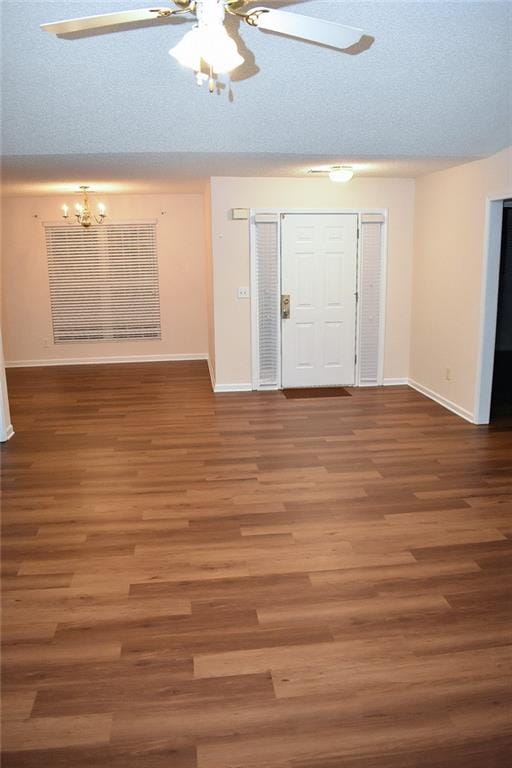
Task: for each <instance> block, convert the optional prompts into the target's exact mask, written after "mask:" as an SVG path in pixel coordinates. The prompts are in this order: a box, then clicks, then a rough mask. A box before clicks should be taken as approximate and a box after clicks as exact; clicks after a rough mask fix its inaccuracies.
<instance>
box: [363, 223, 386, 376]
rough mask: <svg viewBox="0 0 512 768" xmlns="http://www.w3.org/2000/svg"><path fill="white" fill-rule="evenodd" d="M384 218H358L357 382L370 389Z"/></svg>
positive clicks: (376, 364) (376, 351)
mask: <svg viewBox="0 0 512 768" xmlns="http://www.w3.org/2000/svg"><path fill="white" fill-rule="evenodd" d="M383 224H384V216H382V215H380V214H362V215H361V250H360V266H359V268H360V282H359V286H360V310H359V383H360V385H362V386H365V385H366V386H371V385H376V384H380V383H382V382H381V381H380V361H381V355H382V349H381V347H382V342H381V338H380V336H381V314H382V290H383V285H384V278H383V261H382V227H383Z"/></svg>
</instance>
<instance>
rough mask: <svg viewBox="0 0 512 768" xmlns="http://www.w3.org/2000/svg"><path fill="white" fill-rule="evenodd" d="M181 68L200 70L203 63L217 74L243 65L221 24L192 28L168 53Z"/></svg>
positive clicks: (233, 43) (234, 44) (231, 40)
mask: <svg viewBox="0 0 512 768" xmlns="http://www.w3.org/2000/svg"><path fill="white" fill-rule="evenodd" d="M169 53H170V55H171V56H173V57H174V58H175V59H176V61H178V62H179V63H180V64H181V65H182V66H184V67H188V68H189V69H193V70H194V72H199V71H200V70H201V61H205V62H206V63H207V64H208V66H210V67H211V68H212V70H213V71H214V72H216V73H217V74H224V73H225V72H231V71H232V70H233V69H236V67H239V66H240V64H243V63H244V59H243V57H242V56H241V55H240V54H239V52H238V48H237V46H236V43H235V41H234V40H233V39H232V38H231V37H230V36H229V35H228V33H227V31H226V29H225V28H224V26H223V25H222V24H220V25H218V26H217V25H216V26H214V27H203V28H201V27H198V26H196V27H194V28H193V29H191V30H190V32H187V34H186V35H185V36H184V37H183V38H182V39H181V40H180V42H179V43H178V44H177V45H175V46H174V48H171V50H170V51H169Z"/></svg>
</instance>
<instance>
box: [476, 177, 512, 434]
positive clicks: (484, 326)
mask: <svg viewBox="0 0 512 768" xmlns="http://www.w3.org/2000/svg"><path fill="white" fill-rule="evenodd" d="M510 198H512V189H510V190H509V191H508V192H500V193H498V194H496V195H490V196H488V197H487V199H486V201H485V225H484V247H483V258H482V268H481V276H482V279H481V286H482V287H481V293H480V320H479V330H478V350H477V370H476V381H475V401H474V402H475V406H474V419H473V421H474V423H475V424H489V421H490V418H491V397H492V380H493V374H494V347H495V344H496V322H497V317H498V290H499V281H500V261H501V236H502V225H503V203H504V201H505V200H509V199H510Z"/></svg>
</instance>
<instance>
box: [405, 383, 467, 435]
mask: <svg viewBox="0 0 512 768" xmlns="http://www.w3.org/2000/svg"><path fill="white" fill-rule="evenodd" d="M409 386H410V387H412V388H413V389H415V390H416V391H417V392H420V393H421V394H422V395H425V396H426V397H429V398H430V399H431V400H435V402H436V403H439V405H442V406H443V408H447V409H448V410H449V411H451V412H452V413H455V414H456V415H457V416H461V417H462V418H463V419H466V421H469V422H471V424H474V423H475V417H474V415H473V414H472V413H471V412H470V411H467V410H466V409H465V408H462V407H461V406H460V405H457V403H452V401H451V400H448V399H447V398H446V397H443V396H442V395H439V394H438V393H437V392H434V391H433V390H432V389H429V388H428V387H424V386H423V384H418V382H417V381H413V380H412V379H409Z"/></svg>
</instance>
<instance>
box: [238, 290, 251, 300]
mask: <svg viewBox="0 0 512 768" xmlns="http://www.w3.org/2000/svg"><path fill="white" fill-rule="evenodd" d="M238 298H239V299H248V298H249V289H248V288H239V289H238Z"/></svg>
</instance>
